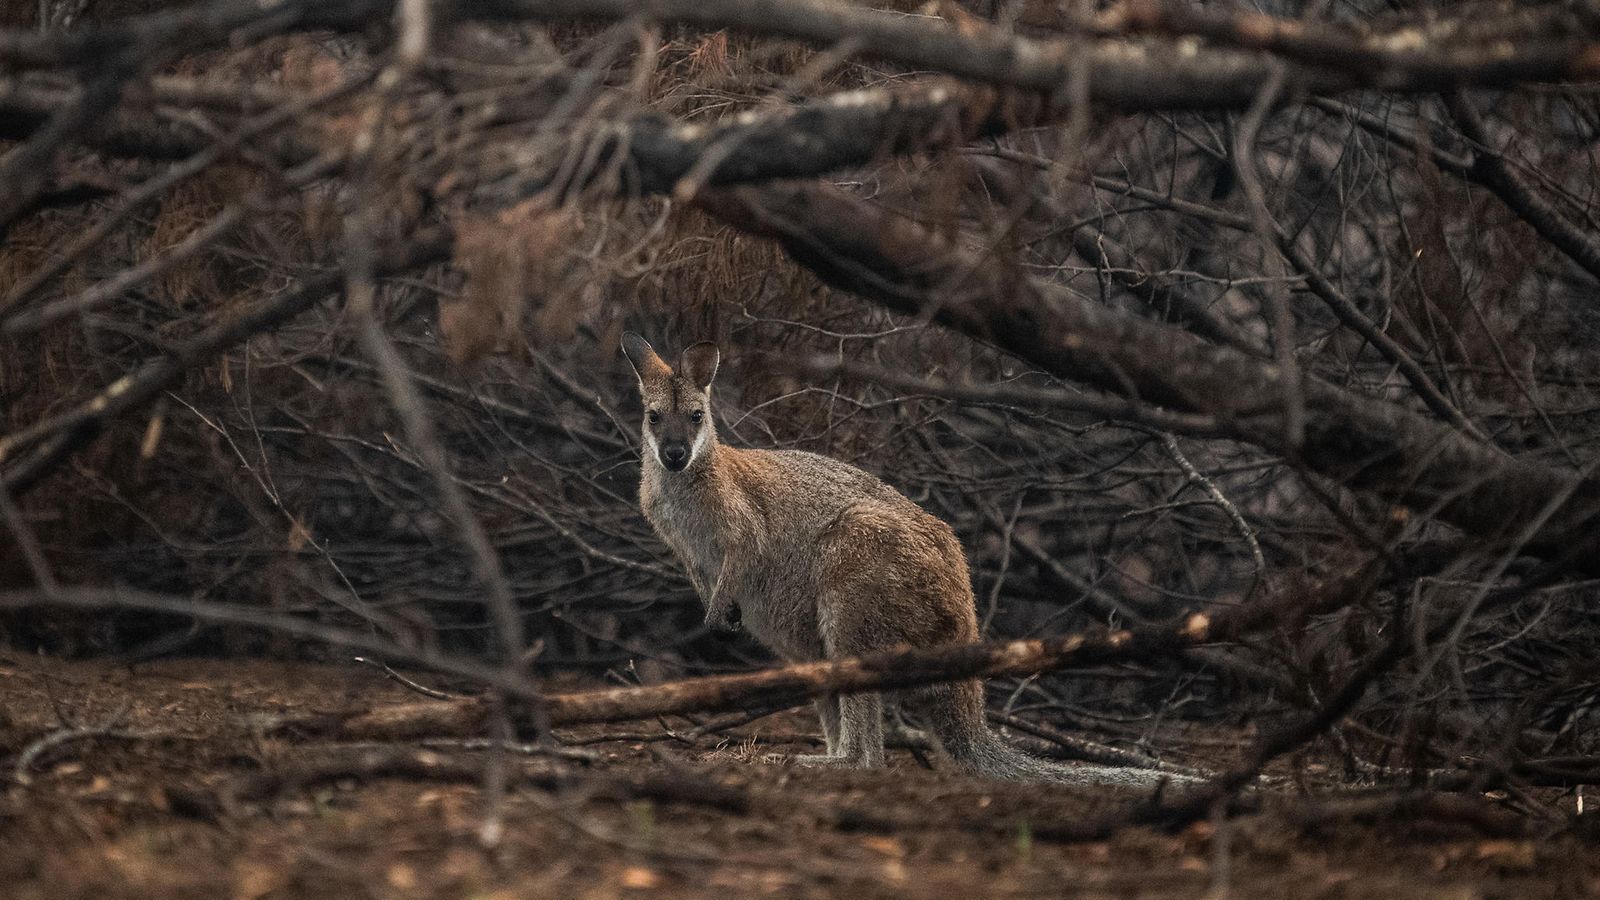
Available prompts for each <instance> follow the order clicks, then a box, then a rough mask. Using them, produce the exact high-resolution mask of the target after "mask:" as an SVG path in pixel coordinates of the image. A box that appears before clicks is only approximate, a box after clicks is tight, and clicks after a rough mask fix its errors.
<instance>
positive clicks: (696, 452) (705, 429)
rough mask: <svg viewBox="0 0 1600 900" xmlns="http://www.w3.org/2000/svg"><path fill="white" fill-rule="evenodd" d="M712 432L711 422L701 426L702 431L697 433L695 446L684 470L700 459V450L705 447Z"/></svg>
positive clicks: (691, 448) (691, 449)
mask: <svg viewBox="0 0 1600 900" xmlns="http://www.w3.org/2000/svg"><path fill="white" fill-rule="evenodd" d="M710 432H711V423H710V422H707V423H705V424H704V425H702V426H700V430H699V431H698V432H696V433H695V436H694V446H692V447H690V448H689V462H686V463H684V468H688V467H689V465H690V464H691V463H693V462H694V461H695V460H697V459H699V458H700V450H701V448H703V447H705V445H706V435H708V434H709V433H710Z"/></svg>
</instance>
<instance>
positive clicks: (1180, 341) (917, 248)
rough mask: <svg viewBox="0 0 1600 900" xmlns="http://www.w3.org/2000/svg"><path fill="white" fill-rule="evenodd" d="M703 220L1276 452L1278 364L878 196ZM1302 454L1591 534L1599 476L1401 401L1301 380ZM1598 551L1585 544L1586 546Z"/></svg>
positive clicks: (1375, 482)
mask: <svg viewBox="0 0 1600 900" xmlns="http://www.w3.org/2000/svg"><path fill="white" fill-rule="evenodd" d="M701 205H702V206H703V207H704V208H706V209H707V210H708V211H710V212H711V213H712V214H714V215H717V216H718V217H720V218H722V219H724V220H725V221H728V222H729V223H730V224H733V225H735V226H736V227H738V228H740V229H741V230H744V231H746V232H749V233H752V234H756V235H760V236H764V237H768V238H771V239H774V240H776V241H778V242H779V243H780V244H782V246H783V247H784V248H785V250H786V251H787V252H788V253H789V255H790V256H791V257H792V258H794V259H795V261H796V262H798V263H800V264H801V265H803V266H805V267H807V268H809V269H811V270H812V271H813V272H815V273H817V274H818V275H819V276H820V277H821V278H822V279H823V280H824V281H827V282H828V283H830V284H832V285H834V286H836V287H839V288H842V289H844V290H849V291H852V292H854V293H857V294H860V295H862V296H864V297H868V298H870V299H873V300H876V301H878V302H880V303H882V304H883V305H885V306H887V307H889V308H890V309H893V310H896V311H899V312H903V313H908V314H912V315H920V316H926V317H931V318H933V319H934V320H936V321H938V322H941V323H942V324H944V325H946V326H947V327H950V328H952V329H955V330H957V331H960V332H963V333H966V334H968V335H971V336H973V337H976V338H979V339H981V340H985V341H991V342H993V343H994V344H996V345H997V346H999V347H1000V348H1002V349H1004V350H1006V351H1007V352H1009V353H1011V354H1013V355H1015V356H1017V357H1019V358H1021V359H1023V360H1026V361H1028V362H1029V363H1031V364H1033V365H1035V366H1038V367H1039V368H1040V369H1042V370H1044V371H1046V372H1049V373H1050V374H1052V375H1055V376H1057V377H1061V378H1068V379H1073V380H1078V381H1083V382H1086V383H1088V384H1090V385H1093V386H1095V387H1098V388H1101V389H1104V390H1107V391H1111V392H1114V393H1118V394H1122V395H1124V396H1129V397H1133V398H1137V399H1139V400H1142V401H1145V402H1150V403H1156V404H1160V405H1163V406H1166V407H1168V408H1170V409H1173V410H1176V411H1181V412H1192V413H1200V414H1205V415H1210V416H1215V417H1217V418H1218V419H1220V420H1221V421H1223V422H1225V423H1227V424H1228V425H1229V426H1230V429H1231V431H1232V436H1234V437H1235V438H1237V439H1239V440H1243V441H1247V442H1249V443H1253V444H1256V445H1257V446H1260V447H1263V448H1265V449H1268V450H1270V451H1273V452H1283V451H1284V450H1286V449H1287V448H1284V447H1283V446H1282V441H1281V436H1282V429H1281V427H1280V425H1279V424H1278V423H1279V422H1280V421H1281V416H1282V410H1281V409H1280V406H1281V404H1280V402H1279V398H1280V397H1281V396H1282V392H1281V390H1280V389H1279V381H1280V379H1281V378H1282V373H1281V372H1280V371H1279V370H1278V369H1277V367H1276V366H1274V365H1273V364H1272V363H1271V362H1269V361H1266V360H1262V359H1259V358H1257V357H1253V356H1250V355H1247V354H1244V353H1241V352H1239V351H1238V350H1235V349H1233V348H1229V347H1219V346H1216V345H1212V344H1208V343H1206V342H1204V341H1202V340H1200V339H1199V338H1197V337H1195V336H1194V335H1192V334H1190V333H1188V332H1186V331H1183V330H1180V329H1177V328H1173V327H1170V326H1167V325H1164V324H1162V323H1159V322H1152V321H1149V320H1146V319H1137V318H1134V317H1132V316H1129V315H1126V314H1124V313H1121V312H1118V311H1116V310H1114V309H1111V308H1109V307H1106V306H1100V305H1097V304H1093V303H1090V302H1087V301H1085V300H1084V299H1083V298H1081V297H1079V296H1076V295H1075V294H1073V293H1071V292H1070V291H1067V290H1064V289H1061V288H1059V287H1058V286H1056V285H1053V284H1051V283H1049V282H1046V281H1043V280H1040V279H1035V278H1030V277H1027V276H1026V275H1022V274H1019V273H1017V272H1015V271H1013V270H1010V269H1009V268H1008V267H1006V266H1004V265H1002V264H1000V263H998V262H997V261H995V260H994V259H993V258H992V257H989V256H986V255H983V254H980V253H977V252H974V251H971V250H968V249H967V248H965V247H962V246H959V245H957V244H956V243H954V242H952V241H950V240H949V239H947V238H945V237H942V236H940V235H936V234H934V233H932V232H931V231H929V230H928V229H925V228H923V227H922V226H920V225H918V224H916V223H914V222H912V221H910V220H909V219H905V218H903V217H900V216H898V215H896V214H894V213H892V212H890V211H888V210H886V209H884V208H882V207H881V206H878V205H876V204H873V203H870V202H868V201H865V200H861V199H859V198H857V197H855V196H852V195H851V194H849V193H847V192H845V191H843V190H841V189H838V188H834V187H831V186H828V185H820V184H784V185H781V186H770V187H766V188H736V189H731V190H726V191H719V192H715V193H714V195H708V196H705V197H703V198H702V200H701ZM1303 402H1304V403H1305V404H1306V410H1307V417H1306V419H1307V423H1306V424H1307V430H1306V433H1305V437H1304V444H1303V445H1302V447H1301V448H1300V455H1299V459H1300V460H1301V461H1302V462H1303V463H1304V464H1305V465H1306V466H1308V467H1309V468H1310V469H1312V470H1313V471H1316V472H1318V473H1320V474H1323V475H1325V476H1328V477H1331V478H1333V479H1335V480H1337V481H1338V482H1340V483H1342V484H1345V485H1347V486H1349V487H1352V488H1357V489H1362V490H1369V491H1372V492H1375V493H1377V494H1379V495H1381V496H1383V497H1386V498H1387V499H1389V500H1391V501H1392V502H1396V503H1400V504H1404V505H1406V506H1409V507H1412V508H1414V509H1417V510H1419V511H1421V512H1423V513H1424V514H1428V515H1434V514H1437V515H1438V517H1439V518H1441V519H1443V520H1444V521H1447V522H1450V523H1451V524H1454V525H1456V526H1458V527H1460V528H1462V529H1465V530H1467V531H1469V532H1473V533H1475V534H1478V535H1482V536H1487V537H1492V538H1500V539H1504V538H1508V537H1510V533H1509V532H1508V524H1510V525H1512V527H1513V528H1514V523H1517V522H1524V521H1528V520H1530V519H1531V518H1532V517H1534V516H1535V515H1538V514H1540V513H1541V511H1542V510H1543V509H1544V507H1545V505H1546V504H1548V503H1549V502H1550V501H1551V499H1552V498H1555V497H1557V496H1559V495H1561V494H1562V493H1563V492H1569V491H1570V492H1571V495H1570V498H1569V500H1568V502H1566V503H1565V504H1563V505H1562V507H1561V509H1560V510H1559V511H1558V513H1557V515H1556V516H1555V517H1554V519H1552V521H1551V524H1550V525H1549V527H1547V528H1545V529H1544V530H1542V531H1541V532H1540V533H1539V535H1538V536H1537V538H1536V539H1535V540H1534V542H1533V543H1532V544H1531V545H1530V549H1532V550H1534V551H1536V552H1550V553H1567V552H1571V550H1572V548H1573V546H1574V544H1575V543H1579V544H1582V545H1583V546H1590V545H1593V544H1597V543H1600V533H1597V530H1596V528H1595V527H1594V526H1595V523H1594V518H1595V515H1596V512H1597V510H1600V482H1597V481H1595V480H1594V479H1588V478H1585V479H1583V480H1581V482H1580V483H1579V484H1578V486H1577V489H1576V490H1574V489H1573V485H1572V482H1573V481H1574V479H1575V478H1577V477H1578V476H1574V475H1568V474H1565V473H1562V472H1559V471H1557V470H1554V469H1550V468H1547V467H1545V466H1542V465H1538V464H1534V463H1529V462H1525V461H1520V460H1515V459H1511V458H1509V457H1507V456H1506V455H1505V454H1503V453H1501V452H1500V451H1498V450H1497V449H1495V448H1494V447H1491V446H1488V445H1485V444H1481V443H1478V442H1476V441H1473V440H1472V439H1470V438H1468V437H1466V436H1464V435H1462V434H1460V433H1458V432H1456V431H1453V430H1451V429H1450V428H1448V427H1446V426H1444V425H1441V424H1439V423H1437V422H1435V421H1433V420H1431V419H1429V418H1427V417H1426V416H1424V415H1422V414H1420V413H1418V412H1416V411H1414V410H1411V409H1408V408H1405V407H1401V406H1398V405H1394V404H1390V403H1386V402H1383V401H1380V400H1375V399H1373V398H1371V397H1366V396H1361V395H1358V394H1354V393H1351V392H1349V391H1345V390H1343V389H1341V388H1338V387H1336V386H1334V385H1332V384H1329V383H1327V382H1325V381H1322V380H1320V379H1315V378H1310V379H1307V381H1306V383H1305V385H1304V399H1303ZM1587 556H1588V558H1590V559H1593V558H1594V554H1592V553H1591V554H1587Z"/></svg>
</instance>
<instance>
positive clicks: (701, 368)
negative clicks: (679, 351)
mask: <svg viewBox="0 0 1600 900" xmlns="http://www.w3.org/2000/svg"><path fill="white" fill-rule="evenodd" d="M721 359H722V355H721V354H720V353H718V352H717V345H716V344H713V343H711V342H710V341H701V342H700V343H698V344H691V345H690V346H689V347H688V348H687V349H685V350H684V351H683V360H682V361H681V362H679V363H678V368H680V369H682V370H683V374H685V375H687V376H689V380H690V381H691V382H693V383H694V386H695V387H697V388H699V389H700V390H702V391H703V390H705V389H706V388H708V387H711V379H713V378H715V377H717V363H718V362H719V361H720V360H721Z"/></svg>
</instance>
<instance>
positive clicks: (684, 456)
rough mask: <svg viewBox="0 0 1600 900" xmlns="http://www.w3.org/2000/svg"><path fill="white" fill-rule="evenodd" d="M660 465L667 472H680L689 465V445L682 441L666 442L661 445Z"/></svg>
mask: <svg viewBox="0 0 1600 900" xmlns="http://www.w3.org/2000/svg"><path fill="white" fill-rule="evenodd" d="M661 464H662V465H663V466H666V467H667V471H669V472H682V471H683V467H684V466H687V465H688V464H689V445H688V444H685V443H683V442H682V441H668V442H667V443H664V444H662V445H661Z"/></svg>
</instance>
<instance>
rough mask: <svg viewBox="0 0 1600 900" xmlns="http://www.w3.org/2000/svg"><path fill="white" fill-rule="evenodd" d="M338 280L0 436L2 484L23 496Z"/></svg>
mask: <svg viewBox="0 0 1600 900" xmlns="http://www.w3.org/2000/svg"><path fill="white" fill-rule="evenodd" d="M448 250H449V243H448V241H447V240H446V238H445V236H444V235H443V234H442V233H439V232H433V233H425V234H423V235H420V236H419V237H417V238H415V239H414V240H412V241H411V242H409V243H407V244H405V245H403V246H401V247H397V248H395V249H394V250H393V251H392V252H391V253H389V254H386V255H385V256H384V258H383V259H382V260H381V261H379V263H378V264H377V267H376V269H377V272H378V273H379V274H380V275H384V276H386V275H392V274H394V273H397V272H402V271H409V270H411V269H414V268H417V267H419V266H422V265H426V264H428V263H431V262H435V261H438V260H440V259H443V258H444V257H445V254H446V253H447V252H448ZM343 281H344V273H343V272H342V271H339V270H334V271H331V272H325V273H323V274H320V275H316V276H313V277H311V278H308V279H306V280H305V281H304V282H302V283H301V284H300V285H299V286H298V287H295V288H292V289H289V290H286V291H283V292H282V293H280V294H279V295H278V296H276V297H273V298H271V299H270V300H267V301H264V302H262V303H260V304H257V305H255V306H252V307H250V308H248V309H246V310H244V311H243V312H241V313H239V314H238V315H234V316H230V317H229V318H227V319H225V320H224V321H222V322H219V323H217V324H216V325H213V326H211V327H210V328H207V329H205V330H204V331H202V332H200V333H199V334H197V335H195V336H194V337H192V338H189V339H188V340H186V341H184V342H182V343H180V344H178V345H176V346H174V347H173V348H171V350H170V351H169V352H167V353H166V354H164V355H162V356H159V357H157V358H155V359H152V360H150V361H149V362H146V363H145V364H144V365H142V366H140V367H139V368H138V369H137V370H135V371H133V372H131V373H129V374H127V375H124V376H122V377H121V378H119V379H117V380H116V381H114V382H112V383H111V384H109V385H107V386H106V387H105V388H104V389H103V390H102V391H100V392H99V393H98V394H96V395H95V396H93V397H91V398H89V399H88V400H85V401H83V402H81V403H79V404H78V405H76V406H74V407H72V408H70V409H68V410H66V411H65V412H62V413H59V414H57V415H53V416H50V417H49V418H47V419H43V420H41V421H38V422H35V423H33V424H32V425H30V426H28V427H27V428H24V429H22V430H20V431H16V432H13V433H11V434H7V435H0V485H3V486H4V489H5V490H7V491H9V492H10V493H12V494H13V495H16V494H19V493H22V492H24V491H26V490H27V489H28V488H30V487H32V486H33V485H34V484H36V483H37V482H38V480H39V479H40V478H41V477H43V476H44V475H45V474H46V473H47V472H49V471H50V470H51V469H52V468H54V466H55V465H56V464H57V463H59V462H60V461H61V460H63V459H65V458H66V457H67V456H68V455H69V454H71V453H72V452H74V451H75V450H77V449H78V448H80V447H82V446H83V445H84V444H86V443H87V442H88V441H90V440H92V439H93V438H94V436H95V435H96V434H98V433H99V431H100V429H101V428H102V427H103V426H104V425H105V424H106V423H107V422H108V421H110V420H111V419H113V418H115V417H116V416H119V415H122V414H123V413H126V412H128V411H130V410H133V409H137V408H139V407H140V406H143V405H144V404H145V403H147V402H149V401H150V400H151V399H152V398H154V397H156V396H157V395H158V394H160V393H161V392H162V391H164V390H166V389H167V388H168V387H170V386H171V385H172V384H173V383H174V382H176V381H177V380H178V378H180V377H181V376H182V375H183V373H184V372H186V371H188V370H189V369H190V368H191V367H193V366H196V365H200V364H202V363H204V362H207V361H209V360H210V359H212V358H213V357H215V356H216V355H217V354H218V353H221V352H222V351H224V350H226V349H228V348H229V347H232V346H233V345H235V344H237V343H239V342H241V341H243V340H245V339H246V338H248V337H250V336H252V335H255V334H259V333H261V332H263V331H267V330H269V329H272V328H275V327H277V326H278V325H280V324H282V323H283V322H286V321H288V320H289V319H291V318H293V317H295V316H297V315H299V314H301V313H303V312H305V311H306V310H309V309H310V308H311V307H313V306H315V305H316V304H317V303H319V302H321V301H322V300H323V299H325V298H327V297H329V296H331V295H334V294H337V293H338V292H339V288H340V286H341V285H342V283H343Z"/></svg>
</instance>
